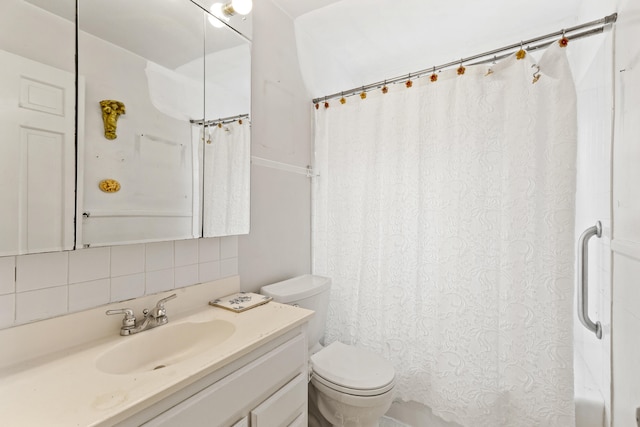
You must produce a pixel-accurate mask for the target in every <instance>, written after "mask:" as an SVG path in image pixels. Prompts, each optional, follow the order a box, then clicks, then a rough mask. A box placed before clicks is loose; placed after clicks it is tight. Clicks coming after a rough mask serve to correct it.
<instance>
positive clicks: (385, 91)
mask: <svg viewBox="0 0 640 427" xmlns="http://www.w3.org/2000/svg"><path fill="white" fill-rule="evenodd" d="M387 92H389V88H388V87H387V81H386V80H385V81H384V85H382V93H387Z"/></svg>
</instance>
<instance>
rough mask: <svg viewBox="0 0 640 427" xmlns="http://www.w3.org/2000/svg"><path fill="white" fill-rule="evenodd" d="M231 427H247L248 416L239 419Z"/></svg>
mask: <svg viewBox="0 0 640 427" xmlns="http://www.w3.org/2000/svg"><path fill="white" fill-rule="evenodd" d="M231 427H249V417H244V418H243V419H241V420H240V421H238V422H237V423H235V424H234V425H232V426H231Z"/></svg>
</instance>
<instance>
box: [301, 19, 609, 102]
mask: <svg viewBox="0 0 640 427" xmlns="http://www.w3.org/2000/svg"><path fill="white" fill-rule="evenodd" d="M617 19H618V14H617V13H613V14H611V15H608V16H605V17H604V18H601V19H597V20H595V21H591V22H586V23H584V24H580V25H576V26H575V27H571V28H566V29H563V30H560V31H556V32H553V33H549V34H545V35H544V36H539V37H535V38H532V39H529V40H523V41H521V42H518V43H514V44H511V45H508V46H504V47H501V48H498V49H494V50H490V51H487V52H483V53H480V54H477V55H473V56H469V57H467V58H461V59H458V60H456V61H452V62H448V63H446V64H442V65H436V66H435V67H430V68H425V69H423V70H420V71H416V72H413V73H409V74H403V75H402V76H398V77H394V78H391V79H387V80H384V81H379V82H376V83H371V84H368V85H364V86H358V87H357V88H353V89H349V90H345V91H341V92H336V93H333V94H331V95H326V96H322V97H319V98H314V99H313V100H312V101H311V102H312V103H313V104H316V103H318V102H320V101H326V100H328V99H334V98H338V97H343V96H344V97H348V96H352V95H355V94H359V93H361V92H366V91H368V90H371V89H377V88H380V87H382V86H384V85H388V84H394V83H399V82H404V81H405V80H407V79H408V78H416V79H417V78H420V77H422V76H424V75H425V74H431V73H433V72H435V71H439V70H442V69H445V68H449V67H453V66H455V65H460V64H461V63H468V65H477V64H484V63H487V62H492V61H495V60H498V59H502V58H506V57H507V56H509V55H511V54H512V52H509V53H504V52H506V51H511V50H514V49H517V48H522V49H524V50H526V51H532V50H536V49H542V48H546V47H548V46H549V45H551V43H553V41H548V42H545V43H541V44H538V45H535V46H530V45H531V44H532V43H537V42H541V41H544V40H548V39H551V38H554V37H558V36H565V35H566V36H567V37H569V33H573V32H576V31H579V30H582V29H585V28H589V27H595V26H600V27H599V28H595V29H592V30H589V31H584V32H582V33H578V34H573V35H572V36H571V37H570V38H571V39H572V40H576V39H580V38H583V37H589V36H592V35H594V34H599V33H602V32H603V31H604V28H605V27H606V26H607V25H610V24H613V23H615V22H616V20H617ZM525 45H527V46H526V47H525ZM498 54H500V56H497V55H498ZM481 58H484V59H483V60H480V61H477V62H473V63H469V62H470V61H475V60H477V59H481Z"/></svg>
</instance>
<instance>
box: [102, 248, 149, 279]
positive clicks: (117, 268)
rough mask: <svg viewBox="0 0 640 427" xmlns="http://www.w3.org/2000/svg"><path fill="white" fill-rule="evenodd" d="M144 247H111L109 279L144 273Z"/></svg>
mask: <svg viewBox="0 0 640 427" xmlns="http://www.w3.org/2000/svg"><path fill="white" fill-rule="evenodd" d="M144 247H145V245H126V246H113V247H111V248H110V250H111V277H114V276H116V277H117V276H126V275H128V274H135V273H142V272H144V249H145V248H144Z"/></svg>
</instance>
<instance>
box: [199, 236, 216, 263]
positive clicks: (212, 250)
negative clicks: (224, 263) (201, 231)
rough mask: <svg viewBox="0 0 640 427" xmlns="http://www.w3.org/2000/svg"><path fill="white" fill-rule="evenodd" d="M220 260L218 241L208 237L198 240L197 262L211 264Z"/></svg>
mask: <svg viewBox="0 0 640 427" xmlns="http://www.w3.org/2000/svg"><path fill="white" fill-rule="evenodd" d="M219 259H220V239H219V238H218V237H210V238H207V239H199V240H198V262H200V263H203V262H211V261H218V260H219Z"/></svg>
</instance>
